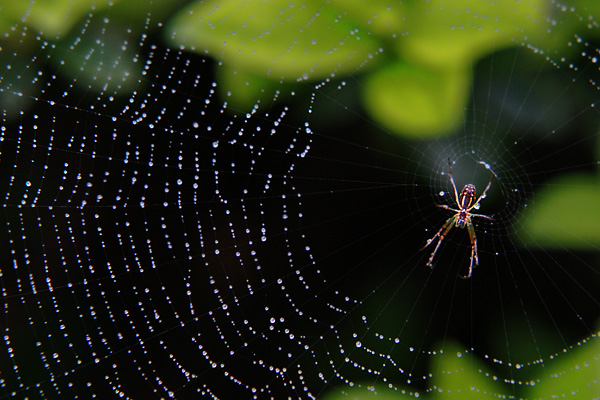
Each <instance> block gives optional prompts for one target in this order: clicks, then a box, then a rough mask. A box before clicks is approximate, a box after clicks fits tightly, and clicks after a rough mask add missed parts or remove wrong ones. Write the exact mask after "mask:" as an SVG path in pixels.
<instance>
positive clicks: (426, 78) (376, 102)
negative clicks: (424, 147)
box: [363, 62, 471, 139]
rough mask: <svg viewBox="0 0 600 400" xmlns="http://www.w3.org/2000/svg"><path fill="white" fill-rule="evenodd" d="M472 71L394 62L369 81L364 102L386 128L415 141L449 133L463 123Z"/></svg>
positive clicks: (377, 72) (371, 76) (369, 78)
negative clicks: (431, 67)
mask: <svg viewBox="0 0 600 400" xmlns="http://www.w3.org/2000/svg"><path fill="white" fill-rule="evenodd" d="M470 82H471V71H470V70H468V69H465V70H463V69H447V70H440V69H430V68H424V67H422V66H418V65H413V64H409V63H405V62H395V63H390V64H388V65H386V66H384V67H383V68H381V69H379V70H377V71H374V72H373V73H372V74H370V75H369V76H368V77H367V79H366V84H365V90H364V94H363V101H364V105H365V108H366V109H367V110H368V111H369V113H370V114H371V115H372V116H373V118H374V119H375V120H376V121H377V122H378V123H380V124H381V125H383V126H384V127H385V128H386V129H388V130H390V131H392V132H396V133H400V134H402V135H404V136H406V137H409V138H413V139H422V138H425V137H438V136H440V134H448V133H450V132H452V130H454V129H456V127H457V126H458V125H459V124H460V123H461V122H462V121H463V118H464V109H465V104H466V103H467V101H468V98H469V89H470Z"/></svg>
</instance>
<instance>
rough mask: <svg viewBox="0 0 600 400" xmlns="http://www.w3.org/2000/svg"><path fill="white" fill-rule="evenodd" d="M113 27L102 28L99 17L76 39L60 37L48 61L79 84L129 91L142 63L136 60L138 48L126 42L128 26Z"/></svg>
mask: <svg viewBox="0 0 600 400" xmlns="http://www.w3.org/2000/svg"><path fill="white" fill-rule="evenodd" d="M115 28H116V27H113V29H111V30H110V31H105V29H104V26H103V22H102V21H101V20H98V19H96V20H93V21H92V22H91V23H89V24H88V26H87V27H86V34H85V35H83V36H81V38H80V39H79V40H75V38H74V37H71V36H69V37H67V38H65V39H64V40H61V41H59V42H58V45H57V46H56V47H55V48H54V49H53V50H52V51H53V56H52V57H50V61H51V62H52V63H54V64H55V66H56V68H57V70H58V71H60V72H61V73H62V74H63V75H64V76H67V77H70V78H72V79H73V80H74V82H75V83H77V84H78V85H80V86H82V87H85V88H87V89H91V90H94V91H96V92H117V93H118V94H119V95H124V96H127V95H129V94H130V93H131V92H132V91H134V90H136V89H138V88H139V85H140V80H139V77H140V76H142V65H141V64H140V62H138V61H136V60H137V57H136V52H137V51H138V50H139V49H138V48H137V47H136V46H135V45H131V44H128V42H129V41H130V40H131V37H130V34H129V33H128V28H127V26H121V27H120V29H118V28H117V29H115ZM73 35H74V34H73ZM73 43H75V44H73ZM98 43H102V46H99V45H98Z"/></svg>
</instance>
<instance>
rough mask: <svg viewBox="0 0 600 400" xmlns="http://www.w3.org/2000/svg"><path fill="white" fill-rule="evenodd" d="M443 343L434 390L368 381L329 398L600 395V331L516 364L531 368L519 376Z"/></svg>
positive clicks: (435, 362)
mask: <svg viewBox="0 0 600 400" xmlns="http://www.w3.org/2000/svg"><path fill="white" fill-rule="evenodd" d="M440 348H443V349H444V350H443V351H442V352H439V353H438V354H436V355H434V356H433V357H432V360H433V363H432V365H431V368H430V371H431V373H432V375H433V378H432V382H430V384H431V387H430V389H431V390H428V391H427V392H425V393H419V394H418V396H415V393H414V392H413V391H409V390H404V389H400V390H399V391H390V390H389V389H388V388H387V387H386V386H384V385H381V384H377V385H368V384H365V385H363V387H362V388H358V387H357V388H355V389H351V390H349V391H347V392H346V393H339V391H331V392H329V393H328V394H327V395H326V396H324V397H323V399H324V400H338V399H339V400H341V399H348V398H351V399H355V400H370V399H397V398H404V397H411V398H415V397H418V398H422V399H438V400H451V399H461V400H468V399H474V400H476V399H497V398H505V397H507V396H508V397H511V396H513V395H514V391H515V389H516V398H525V399H548V398H559V397H560V398H562V397H568V398H572V399H595V398H598V396H600V382H599V381H598V377H600V338H599V337H598V336H597V335H594V336H592V337H591V338H590V339H588V340H587V341H586V342H584V343H579V344H578V345H577V346H575V347H573V348H571V349H570V350H569V351H565V352H564V353H562V354H559V355H557V356H552V357H550V358H551V359H550V360H545V361H544V363H543V364H541V363H540V364H535V363H534V364H531V365H527V366H522V365H516V366H513V368H516V370H522V369H523V370H527V371H526V374H527V375H526V376H527V378H525V380H521V379H516V378H515V377H514V375H511V376H500V375H499V374H498V373H497V372H494V371H492V370H490V369H489V366H488V365H486V363H484V362H483V361H481V360H479V359H478V358H477V357H476V356H474V355H473V354H472V353H465V351H464V350H463V347H461V345H459V344H458V343H454V342H446V343H444V344H443V345H442V346H441V347H440ZM365 387H366V388H369V390H367V389H365Z"/></svg>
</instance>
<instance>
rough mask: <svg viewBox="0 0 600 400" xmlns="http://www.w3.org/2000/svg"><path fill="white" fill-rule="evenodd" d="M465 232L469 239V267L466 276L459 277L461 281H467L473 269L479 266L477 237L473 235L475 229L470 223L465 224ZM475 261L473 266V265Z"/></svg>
mask: <svg viewBox="0 0 600 400" xmlns="http://www.w3.org/2000/svg"><path fill="white" fill-rule="evenodd" d="M467 230H468V231H469V239H471V265H469V273H468V274H467V276H460V277H461V278H463V279H468V278H470V277H471V274H472V273H473V268H474V267H476V266H477V265H479V256H478V255H477V236H476V235H475V228H473V224H472V223H471V221H469V223H468V224H467ZM473 261H475V265H473Z"/></svg>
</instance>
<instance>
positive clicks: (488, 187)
mask: <svg viewBox="0 0 600 400" xmlns="http://www.w3.org/2000/svg"><path fill="white" fill-rule="evenodd" d="M494 176H496V174H495V173H494V171H492V174H491V176H490V181H489V182H488V184H487V186H486V187H485V190H484V191H483V193H481V196H479V198H478V199H477V201H476V202H475V203H473V205H472V206H471V207H469V208H468V210H467V211H471V210H472V209H473V208H475V206H476V205H477V204H479V202H480V201H481V199H483V198H484V197H485V194H486V193H487V191H488V190H490V187H492V179H494ZM471 215H478V214H471ZM478 216H480V215H478Z"/></svg>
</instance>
